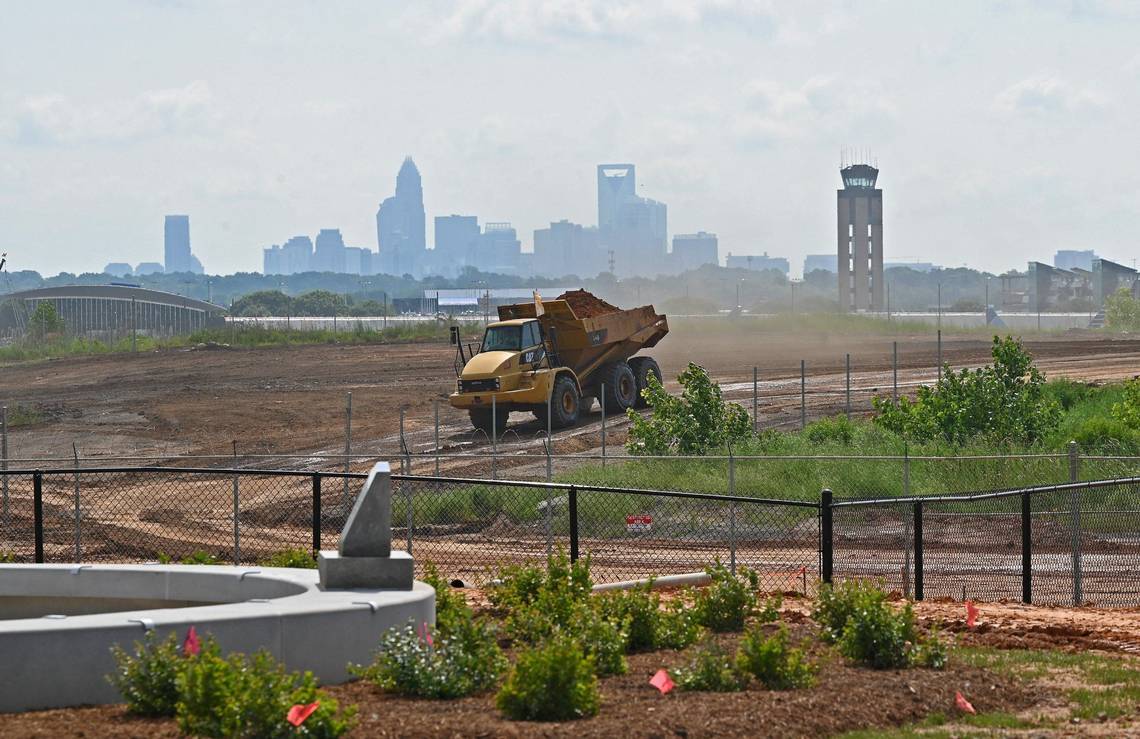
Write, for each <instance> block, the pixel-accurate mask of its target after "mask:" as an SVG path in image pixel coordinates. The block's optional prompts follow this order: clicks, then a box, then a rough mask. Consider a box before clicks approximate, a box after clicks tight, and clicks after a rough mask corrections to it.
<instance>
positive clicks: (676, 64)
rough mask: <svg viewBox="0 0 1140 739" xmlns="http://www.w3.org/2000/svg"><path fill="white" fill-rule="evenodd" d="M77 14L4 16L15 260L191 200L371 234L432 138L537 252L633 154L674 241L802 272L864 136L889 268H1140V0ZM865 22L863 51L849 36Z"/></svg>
mask: <svg viewBox="0 0 1140 739" xmlns="http://www.w3.org/2000/svg"><path fill="white" fill-rule="evenodd" d="M65 6H66V12H59V10H58V9H56V10H52V9H50V8H43V7H40V6H36V5H32V4H20V5H16V6H13V8H11V9H10V11H9V13H8V17H9V19H10V20H11V22H10V23H7V24H5V25H4V28H2V29H0V40H2V41H3V42H4V43H2V44H0V76H2V78H3V80H4V82H5V84H4V86H3V88H2V92H0V220H2V222H3V223H4V224H5V232H4V234H3V236H2V238H3V243H2V244H0V249H3V250H6V251H8V252H9V253H10V254H9V256H10V260H11V264H10V265H9V268H10V269H21V268H28V269H36V270H40V271H43V272H45V273H54V272H58V271H60V270H68V271H75V272H78V271H97V270H99V269H101V268H102V267H103V265H104V264H106V263H107V262H109V261H112V260H116V261H121V262H129V263H132V264H137V263H139V262H144V261H150V262H153V261H155V260H156V259H157V258H158V254H160V253H161V248H162V237H161V232H160V231H159V230H157V229H156V227H155V222H156V220H157V219H158V218H159V217H161V216H162V215H164V214H168V213H189V214H191V216H192V218H193V220H194V223H195V227H194V246H195V253H196V254H198V255H199V256H200V258H201V260H202V262H203V263H205V264H206V265H207V266H208V267H209V269H210V271H213V272H233V271H240V270H255V269H258V268H259V267H260V265H259V263H258V262H259V258H260V251H259V248H260V247H263V246H267V245H269V244H273V243H280V241H281V239H284V238H287V237H288V235H290V234H300V233H306V234H309V235H310V238H311V237H312V235H314V234H315V232H316V230H317V229H318V228H320V227H325V226H327V225H330V224H331V225H332V226H333V227H336V228H339V229H341V231H342V235H343V239H344V241H345V243H347V244H351V245H370V244H372V243H373V241H372V238H374V233H375V222H374V218H373V215H374V214H375V211H376V206H377V204H378V202H379V201H380V199H381V196H383V195H385V194H389V195H390V194H391V191H390V188H391V174H390V168H391V166H392V164H391V163H392V162H393V161H395V162H399V161H400V160H401V158H402V157H403V156H404V155H405V154H406V153H407V152H414V153H415V154H416V157H417V159H416V161H417V163H418V164H419V166H420V168H421V170H422V171H424V172H425V173H428V172H430V173H432V177H433V184H432V186H431V187H429V188H427V189H426V190H425V193H424V201H425V203H424V204H425V209H426V211H427V213H428V214H432V215H434V214H448V213H460V214H464V213H467V214H470V213H477V214H481V215H484V214H485V216H486V217H487V218H488V220H492V221H495V222H499V221H506V220H509V221H510V222H511V223H512V225H513V227H514V228H515V229H516V231H517V233H518V234H519V235H520V239H521V240H522V241H523V243H524V245H525V246H526V247H527V248H530V247H531V244H530V241H531V238H532V236H531V235H532V234H533V233H534V231H535V230H539V229H543V228H546V227H547V226H548V225H549V224H550V223H552V222H554V223H557V222H559V221H560V220H562V219H567V220H568V221H569V222H570V223H576V224H590V223H593V222H594V217H593V213H595V212H596V202H595V199H594V193H593V192H592V191H593V187H592V185H593V182H592V180H593V178H594V175H593V173H592V172H590V171H589V170H588V169H586V168H585V167H583V164H584V163H587V162H610V161H633V162H636V163H637V166H638V168H639V169H641V170H642V172H644V173H646V174H649V173H652V176H651V178H649V179H647V180H646V182H645V189H644V193H642V192H638V193H637V195H638V196H648V197H651V198H652V199H654V200H659V201H660V202H664V203H668V204H669V209H670V211H671V212H670V214H669V215H670V217H669V233H670V236H672V235H674V234H693V233H697V232H699V231H701V230H702V229H703V230H706V231H715V232H716V233H717V235H718V238H719V241H720V250H721V253H722V254H727V253H729V252H731V253H732V254H733V255H734V256H747V255H760V254H763V253H764V252H767V253H769V254H775V255H780V256H783V257H786V258H788V259H789V261H790V262H791V264H792V265H793V267H794V268H795V269H794V270H793V271H798V265H800V264H801V263H802V261H803V258H804V257H805V256H807V255H811V254H822V253H826V252H828V251H830V250H831V248H830V245H831V244H832V243H833V241H834V233H833V229H834V221H833V220H832V219H833V218H834V212H833V211H832V208H833V207H834V206H833V204H832V203H831V202H830V198H829V197H828V193H829V192H830V191H831V190H833V189H834V188H835V184H834V183H835V176H834V171H835V165H836V163H837V159H838V152H839V151H840V150H841V149H842V148H843V147H847V146H852V145H859V146H862V147H864V148H865V149H869V150H870V151H871V152H872V154H873V155H874V156H875V157H877V158H878V159H879V161H880V162H881V163H882V164H883V165H884V168H885V170H886V172H887V175H886V176H885V177H884V182H883V186H884V187H885V188H887V189H889V191H890V193H891V196H890V198H891V200H890V209H889V216H888V220H889V224H888V225H887V231H889V233H888V237H887V238H888V245H887V247H886V253H885V257H886V259H888V260H890V261H892V262H897V261H919V262H928V261H937V262H940V263H943V264H947V265H948V266H959V265H961V264H963V263H966V264H969V265H971V266H974V267H977V268H979V269H986V270H989V271H993V272H998V271H1002V270H1004V269H1006V268H1008V267H1010V266H1016V265H1021V264H1025V263H1026V262H1027V261H1030V260H1032V259H1035V258H1040V255H1043V254H1051V253H1053V252H1054V251H1057V250H1077V251H1080V250H1088V249H1093V250H1096V251H1097V253H1098V254H1103V255H1104V256H1105V258H1108V259H1110V260H1113V261H1115V262H1118V263H1123V264H1130V263H1131V261H1132V246H1131V236H1130V235H1131V234H1132V233H1135V232H1136V230H1137V228H1138V227H1140V213H1138V212H1137V207H1136V203H1137V202H1138V201H1140V174H1138V173H1137V172H1136V170H1135V167H1134V166H1132V164H1131V163H1132V162H1135V161H1136V160H1137V159H1140V157H1138V156H1137V155H1138V154H1140V143H1138V142H1137V141H1136V140H1135V137H1134V136H1132V135H1131V121H1133V120H1135V118H1136V116H1137V114H1138V113H1140V100H1138V96H1137V82H1138V81H1140V54H1138V52H1137V51H1136V49H1135V46H1134V44H1133V43H1132V41H1131V39H1134V38H1135V35H1136V32H1137V30H1140V11H1136V10H1134V9H1133V8H1132V7H1131V6H1129V5H1127V4H1122V3H1108V2H1096V1H1094V0H1087V1H1084V2H1077V3H1050V2H1046V3H1028V2H1018V1H1016V0H1008V2H1002V3H995V4H992V5H989V6H985V7H981V6H978V7H968V8H956V7H955V8H951V7H935V8H925V9H918V8H914V7H913V6H911V5H909V4H906V3H898V2H896V3H883V4H880V5H876V6H872V7H862V6H860V7H858V8H856V7H854V6H851V7H843V6H835V5H833V4H818V5H816V4H811V3H808V4H803V5H800V4H797V5H788V6H785V7H784V8H781V7H779V6H774V7H773V6H769V5H767V4H761V3H751V2H742V3H737V4H732V5H725V4H723V3H718V2H713V1H712V0H708V1H707V2H705V1H703V0H695V1H694V2H692V3H684V4H674V3H669V2H666V3H650V2H636V1H634V0H627V2H622V3H617V4H613V3H593V2H583V3H581V4H580V6H579V7H578V9H577V10H576V12H574V13H570V14H565V15H559V14H558V13H557V12H555V9H554V7H553V6H552V5H550V4H548V3H545V2H542V1H541V0H534V1H533V2H523V1H519V2H505V1H502V0H494V1H489V2H484V3H467V2H460V3H455V4H451V3H447V4H445V3H437V2H425V3H422V4H417V5H416V6H415V7H412V8H403V7H395V6H388V7H380V6H375V5H372V4H363V3H359V4H351V3H343V4H338V6H337V7H336V8H335V9H329V8H322V7H317V6H312V5H308V4H301V3H279V4H267V3H261V2H256V1H254V2H250V3H243V4H241V5H237V6H227V7H224V8H223V7H221V6H211V5H209V4H180V3H150V2H143V1H141V0H138V1H135V0H132V1H129V2H128V1H125V0H124V1H122V2H108V3H100V4H98V5H90V4H84V3H66V4H65ZM618 6H620V7H618ZM219 16H223V17H224V20H225V22H224V23H218V22H217V21H218V17H219ZM302 28H304V29H306V30H305V32H304V33H301V32H300V31H299V30H298V29H302ZM853 32H857V33H858V34H859V36H860V37H861V39H863V41H864V43H861V45H860V54H861V57H860V64H859V65H856V66H854V67H853V66H852V65H851V64H850V63H849V61H848V59H847V56H848V54H847V52H846V51H845V49H844V45H843V44H840V43H836V41H837V40H838V39H840V38H842V37H843V36H845V35H848V34H850V33H853ZM899 39H907V41H906V42H905V43H903V42H900V41H899ZM333 44H335V45H336V46H337V47H338V48H341V49H343V50H344V52H345V53H342V54H337V55H324V54H320V53H318V50H319V49H323V48H329V47H330V45H333ZM206 47H208V48H210V49H211V50H212V52H211V54H209V55H206V56H203V55H202V54H200V53H198V52H200V50H201V49H202V48H206ZM267 55H270V56H271V57H272V58H273V59H274V63H275V65H276V68H277V73H275V75H274V76H273V77H272V78H268V79H267V78H265V77H264V75H263V74H262V73H261V71H262V70H263V66H262V65H261V64H260V60H262V59H264V58H266V57H267ZM80 59H82V60H83V63H82V64H80V63H77V62H78V61H79V60H80ZM142 60H146V63H145V64H144V63H141V61H142ZM551 80H557V82H558V83H557V84H551V82H550V81H551ZM967 81H969V83H968V84H967ZM364 91H369V92H370V93H375V94H369V93H366V92H364ZM396 101H398V102H399V105H392V103H393V102H396ZM963 213H968V214H969V217H968V218H962V217H961V214H963ZM428 220H429V221H431V220H432V219H430V218H429V219H428ZM432 226H433V222H429V223H427V224H426V228H427V230H428V237H429V238H431V230H432Z"/></svg>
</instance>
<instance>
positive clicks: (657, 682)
mask: <svg viewBox="0 0 1140 739" xmlns="http://www.w3.org/2000/svg"><path fill="white" fill-rule="evenodd" d="M649 684H650V685H652V686H653V687H655V688H657V689H658V690H660V691H661V695H665V694H666V693H668V692H669V691H670V690H672V689H673V688H674V687H675V685H674V683H673V678H671V677H669V673H668V672H666V671H665V670H658V671H657V672H656V674H654V675H653V677H651V678H649Z"/></svg>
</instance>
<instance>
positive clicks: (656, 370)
mask: <svg viewBox="0 0 1140 739" xmlns="http://www.w3.org/2000/svg"><path fill="white" fill-rule="evenodd" d="M629 368H630V369H632V370H633V376H634V378H636V379H637V405H636V407H637V408H645V407H646V406H648V405H649V404H648V403H646V402H645V398H643V397H642V396H641V391H642V390H644V389H645V388H647V387H649V375H653V376H654V377H656V378H657V381H658V382H661V367H660V366H658V364H657V360H655V359H654V358H653V357H634V358H633V359H631V360H629Z"/></svg>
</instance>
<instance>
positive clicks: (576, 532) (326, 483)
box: [0, 458, 1140, 606]
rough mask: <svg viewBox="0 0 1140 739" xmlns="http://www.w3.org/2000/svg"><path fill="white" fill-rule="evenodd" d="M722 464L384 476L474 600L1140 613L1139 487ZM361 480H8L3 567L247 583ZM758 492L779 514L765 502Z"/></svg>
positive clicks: (334, 535) (415, 537) (412, 526)
mask: <svg viewBox="0 0 1140 739" xmlns="http://www.w3.org/2000/svg"><path fill="white" fill-rule="evenodd" d="M722 461H723V460H716V459H713V460H707V461H706V462H707V464H708V465H709V467H708V469H707V470H706V471H704V472H702V473H701V476H700V477H699V478H697V479H698V480H703V481H704V483H705V484H704V485H701V484H698V485H696V486H695V488H696V489H689V490H684V491H682V490H675V489H673V490H671V489H667V488H652V487H649V486H648V485H642V486H640V487H633V486H629V487H615V486H606V485H597V484H590V483H588V482H582V483H573V484H571V483H553V484H552V483H545V482H542V481H527V480H489V479H477V478H447V477H425V476H416V475H402V474H397V475H393V476H392V485H393V510H392V523H393V546H395V547H396V548H400V549H406V550H409V551H411V552H412V553H413V555H414V556H415V558H416V561H417V563H418V564H419V565H420V566H421V567H422V566H423V565H424V564H426V563H427V562H432V563H434V564H435V565H436V566H437V567H439V568H440V570H441V572H443V573H444V574H445V575H446V576H448V577H450V578H455V579H460V580H463V581H464V582H466V583H469V584H472V585H482V584H486V583H487V582H488V581H489V580H490V579H492V578H493V577H494V576H495V572H496V571H497V570H498V569H499V568H501V567H502V566H504V565H508V564H518V563H522V562H541V561H543V560H544V559H545V558H546V557H547V556H548V555H549V554H550V553H552V552H554V551H555V550H557V549H559V548H562V549H565V550H567V551H568V552H569V553H570V554H571V555H572V556H574V557H578V556H583V557H584V556H589V557H590V558H591V561H592V565H593V571H594V573H595V577H596V579H597V580H598V581H599V582H615V581H621V580H634V579H642V578H647V577H651V576H662V575H669V574H681V573H690V572H697V571H700V570H701V569H703V568H704V567H706V566H708V565H710V564H711V563H712V562H714V561H715V560H718V559H719V560H720V561H722V562H724V563H726V564H728V565H730V566H731V567H733V568H736V567H742V566H746V567H749V568H752V569H755V570H757V571H758V572H759V573H760V575H761V580H762V583H763V585H764V587H765V588H766V589H779V590H802V591H805V592H806V591H809V590H810V587H811V584H812V583H813V582H814V581H816V580H817V579H825V580H826V579H829V578H835V579H846V578H871V579H876V580H881V581H882V582H883V584H884V585H885V586H886V587H888V588H890V589H892V590H896V591H899V592H900V593H902V594H904V595H905V596H907V597H914V598H917V599H922V598H944V597H949V598H955V599H958V598H963V599H965V598H973V599H978V600H1000V599H1023V600H1025V601H1027V602H1033V603H1039V604H1054V603H1063V604H1069V603H1076V604H1082V603H1095V604H1097V605H1102V606H1136V605H1140V567H1138V565H1140V504H1138V503H1137V501H1138V500H1140V477H1130V478H1123V479H1113V480H1099V481H1082V480H1080V479H1079V478H1080V477H1081V476H1082V475H1081V474H1080V473H1081V470H1080V469H1078V464H1077V462H1076V460H1074V459H1072V458H1068V459H1066V460H1065V461H1066V462H1067V463H1068V468H1067V474H1068V475H1069V477H1070V478H1071V479H1073V480H1074V481H1073V482H1069V483H1061V484H1054V485H1044V486H1035V487H1029V488H1019V489H1012V490H1003V491H998V492H985V491H981V492H971V493H968V494H960V493H951V494H943V495H936V496H915V495H909V496H906V495H894V494H893V493H894V492H896V491H894V490H891V491H888V493H889V494H887V495H880V496H879V497H875V498H868V497H857V496H851V495H844V496H843V498H842V499H841V500H835V501H833V500H832V498H831V493H830V491H826V490H825V491H824V493H823V494H817V495H815V496H811V495H809V494H808V493H807V492H806V490H798V489H797V488H795V486H794V485H788V484H785V483H782V482H780V481H769V482H768V484H767V487H763V486H761V485H760V484H759V482H757V481H758V480H760V476H759V475H757V477H756V478H755V479H753V478H752V477H750V474H749V473H747V472H744V473H743V474H742V473H741V470H740V468H738V467H737V466H736V464H735V461H733V462H732V464H731V465H729V466H728V467H726V468H725V467H722V466H721V463H722ZM795 461H796V462H798V461H799V460H795ZM880 461H881V462H882V463H884V464H886V463H887V460H880ZM847 463H848V464H849V465H856V464H858V463H857V462H852V461H850V460H848V462H847ZM1045 463H1048V464H1053V465H1056V464H1058V460H1056V459H1044V458H1043V460H1042V464H1045ZM628 464H631V465H633V464H637V462H633V461H631V462H628ZM654 464H656V462H655V463H654ZM672 464H680V462H678V461H674V462H672ZM718 471H719V474H720V475H721V476H724V477H725V478H726V479H719V478H718ZM629 474H630V475H631V477H630V478H629V479H631V480H638V479H646V478H645V477H639V476H638V474H637V470H636V469H633V468H631V471H630V472H629ZM827 474H830V473H828V472H817V473H816V477H814V478H812V479H813V480H819V479H821V477H820V476H821V475H823V476H826V475H827ZM1002 474H1003V475H1004V474H1006V473H1004V472H1003V473H1002ZM365 478H366V475H365V474H364V473H349V474H345V473H339V472H304V471H296V470H247V469H214V468H200V469H191V468H162V467H138V468H84V469H79V470H53V471H29V470H16V471H8V472H6V473H0V483H3V485H0V494H2V499H0V560H15V561H21V562H145V561H175V562H178V561H184V560H185V561H214V562H218V563H235V564H258V563H264V562H265V561H266V560H267V559H268V558H269V557H271V556H273V555H274V554H277V553H280V552H282V551H285V550H301V551H304V552H308V553H315V552H316V551H317V550H319V549H322V548H323V549H333V548H335V547H336V546H337V540H338V536H339V534H340V531H341V530H342V528H343V526H344V524H345V521H346V520H347V516H348V513H349V512H350V510H351V508H352V505H353V503H354V502H355V500H356V498H357V496H358V495H359V494H360V492H361V490H362V486H363V483H364V480H365ZM993 479H1003V478H997V477H995V478H993ZM702 487H704V488H707V489H708V490H710V491H711V492H708V491H706V490H704V489H702ZM718 487H721V488H723V487H727V488H728V489H730V490H733V491H734V493H733V494H731V495H728V494H721V493H720V492H719V491H717V488H718ZM904 487H905V483H904ZM771 491H775V492H777V493H782V495H781V496H777V497H768V496H767V495H765V493H769V492H771ZM856 492H858V490H856ZM899 492H901V491H899Z"/></svg>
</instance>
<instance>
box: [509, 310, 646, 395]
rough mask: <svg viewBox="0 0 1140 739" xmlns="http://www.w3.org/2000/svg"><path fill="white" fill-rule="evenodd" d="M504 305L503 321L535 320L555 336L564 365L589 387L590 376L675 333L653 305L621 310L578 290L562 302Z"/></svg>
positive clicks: (548, 333)
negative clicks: (606, 365)
mask: <svg viewBox="0 0 1140 739" xmlns="http://www.w3.org/2000/svg"><path fill="white" fill-rule="evenodd" d="M541 306H542V314H541V315H538V307H537V306H536V305H535V304H534V303H519V304H517V305H503V306H499V319H500V320H504V321H505V320H510V319H514V318H535V317H537V318H538V320H539V321H540V322H541V323H542V327H543V330H544V331H545V332H546V335H547V336H548V337H550V336H553V337H554V343H555V350H556V351H557V353H558V359H559V360H560V361H561V363H562V364H563V365H565V366H567V367H569V368H570V369H572V370H574V373H575V374H576V375H578V380H579V381H580V382H581V383H582V384H583V385H586V384H589V375H590V374H591V373H592V372H593V371H594V370H595V369H597V368H598V367H600V366H602V365H603V364H606V363H608V362H614V361H617V360H622V359H628V358H630V357H632V356H633V355H634V354H636V353H637V352H639V351H640V350H642V349H645V348H648V347H651V346H654V345H656V344H657V342H658V341H660V340H661V339H662V337H664V336H665V334H667V333H669V322H668V321H667V320H666V318H665V316H662V315H659V314H658V313H657V311H656V310H654V308H653V306H652V305H644V306H642V307H640V308H632V309H630V310H621V309H619V308H616V307H615V306H612V305H610V304H609V303H607V302H606V301H604V300H602V299H600V298H598V297H596V296H594V295H592V294H591V293H588V292H586V291H585V290H574V291H571V292H567V293H564V294H562V295H559V296H558V298H557V299H556V300H549V301H542V302H541Z"/></svg>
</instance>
